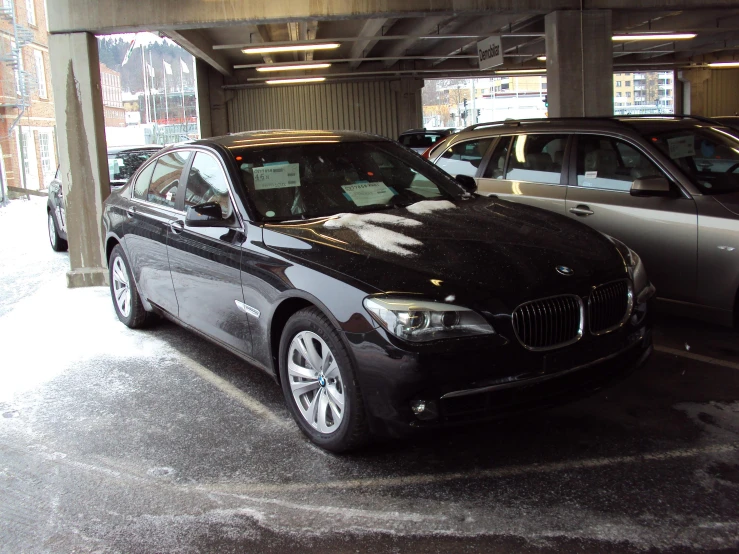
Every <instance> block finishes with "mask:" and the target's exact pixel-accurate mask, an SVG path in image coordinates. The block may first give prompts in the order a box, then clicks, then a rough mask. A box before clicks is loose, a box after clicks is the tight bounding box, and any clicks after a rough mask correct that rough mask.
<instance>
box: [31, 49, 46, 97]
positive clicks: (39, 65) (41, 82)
mask: <svg viewBox="0 0 739 554" xmlns="http://www.w3.org/2000/svg"><path fill="white" fill-rule="evenodd" d="M33 57H34V58H35V59H36V80H37V81H38V97H39V98H43V99H44V100H45V99H46V98H48V96H47V92H46V69H45V68H44V54H43V52H41V51H40V50H34V51H33Z"/></svg>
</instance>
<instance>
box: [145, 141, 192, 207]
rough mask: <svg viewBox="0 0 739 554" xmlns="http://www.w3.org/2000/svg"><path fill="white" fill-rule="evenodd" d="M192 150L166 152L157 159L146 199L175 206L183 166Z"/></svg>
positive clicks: (163, 204)
mask: <svg viewBox="0 0 739 554" xmlns="http://www.w3.org/2000/svg"><path fill="white" fill-rule="evenodd" d="M189 155H190V152H188V151H186V150H181V151H177V152H172V153H171V154H165V155H164V156H160V157H159V158H158V159H157V165H156V168H155V169H154V174H153V175H152V177H151V185H150V186H149V194H148V195H147V197H146V199H147V200H148V201H149V202H152V203H154V204H159V205H161V206H167V207H170V208H174V203H175V199H176V198H177V188H178V187H179V185H180V175H181V174H182V168H183V167H184V165H185V162H186V161H187V158H188V156H189Z"/></svg>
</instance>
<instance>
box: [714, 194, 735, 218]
mask: <svg viewBox="0 0 739 554" xmlns="http://www.w3.org/2000/svg"><path fill="white" fill-rule="evenodd" d="M713 198H714V199H715V200H716V202H718V203H719V204H721V205H722V206H723V207H724V208H726V209H727V210H729V211H730V212H732V213H734V214H737V215H739V192H729V193H727V194H716V195H714V196H713Z"/></svg>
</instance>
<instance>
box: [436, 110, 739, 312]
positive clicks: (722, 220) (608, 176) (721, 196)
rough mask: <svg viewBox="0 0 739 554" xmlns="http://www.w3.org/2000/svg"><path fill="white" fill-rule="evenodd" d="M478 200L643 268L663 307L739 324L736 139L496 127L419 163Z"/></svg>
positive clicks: (669, 127)
mask: <svg viewBox="0 0 739 554" xmlns="http://www.w3.org/2000/svg"><path fill="white" fill-rule="evenodd" d="M429 159H430V160H432V161H433V162H434V163H436V164H437V165H438V166H439V167H441V168H443V169H445V170H446V171H448V172H449V173H451V174H453V175H459V174H464V175H469V176H472V177H475V179H476V180H477V184H478V193H480V194H484V195H496V196H499V197H501V198H506V199H507V200H512V201H516V202H522V203H526V204H530V205H532V206H537V207H540V208H544V209H547V210H551V211H554V212H557V213H560V214H563V215H567V216H568V217H571V218H574V219H577V220H579V221H582V222H583V223H586V224H588V225H589V226H591V227H593V228H595V229H597V230H599V231H602V232H603V233H606V234H608V235H611V236H614V237H616V238H618V239H619V240H622V241H623V242H624V243H626V244H628V245H629V247H631V248H633V249H634V250H635V251H636V252H638V253H639V255H640V256H641V257H642V259H643V260H644V263H645V265H646V267H647V268H648V270H649V275H650V277H651V278H652V280H653V282H654V284H655V286H656V287H657V294H658V295H659V297H660V299H661V300H662V303H663V307H665V308H668V309H669V310H670V311H672V312H678V313H685V314H687V315H691V316H694V317H698V318H701V319H706V320H710V321H716V322H720V323H723V324H727V325H730V324H732V323H733V322H734V319H735V316H736V314H737V312H739V302H738V300H737V291H738V290H739V139H737V138H736V135H735V133H734V132H732V131H730V130H729V129H728V128H726V127H722V126H721V125H719V124H718V123H714V124H711V122H709V121H706V120H703V119H702V120H699V119H693V118H689V117H671V116H659V117H650V118H644V117H631V118H629V117H624V118H601V119H597V118H578V119H549V120H528V121H506V122H503V123H491V124H481V125H475V126H473V127H469V128H467V129H465V130H464V131H462V132H460V133H458V134H456V135H454V136H453V137H450V138H448V139H447V140H445V141H444V142H443V143H441V144H440V145H439V146H437V147H436V148H434V149H433V150H432V151H431V152H430V153H429Z"/></svg>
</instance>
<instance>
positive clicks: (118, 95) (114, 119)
mask: <svg viewBox="0 0 739 554" xmlns="http://www.w3.org/2000/svg"><path fill="white" fill-rule="evenodd" d="M100 88H101V90H102V92H103V111H104V114H105V126H106V127H125V126H126V115H125V110H124V109H123V90H122V89H121V74H120V73H119V72H117V71H114V70H112V69H110V68H109V67H108V66H107V65H105V64H104V63H101V64H100Z"/></svg>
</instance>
